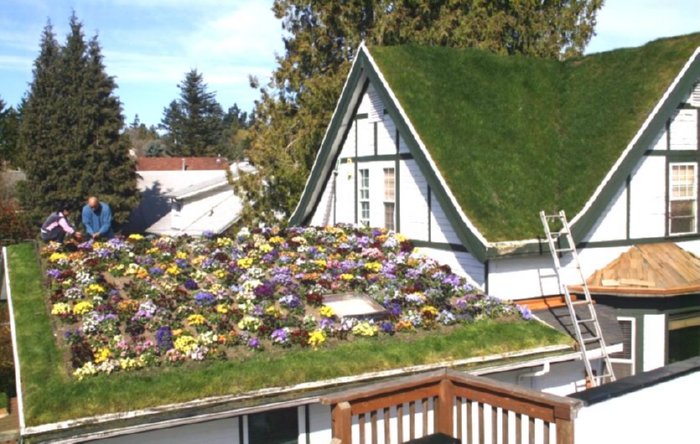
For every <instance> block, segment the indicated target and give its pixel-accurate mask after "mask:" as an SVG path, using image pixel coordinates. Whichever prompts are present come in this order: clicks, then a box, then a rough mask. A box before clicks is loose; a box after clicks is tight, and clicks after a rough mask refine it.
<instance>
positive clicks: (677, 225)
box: [669, 218, 695, 234]
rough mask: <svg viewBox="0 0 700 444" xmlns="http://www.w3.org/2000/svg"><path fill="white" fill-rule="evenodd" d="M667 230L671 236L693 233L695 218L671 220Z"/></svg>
mask: <svg viewBox="0 0 700 444" xmlns="http://www.w3.org/2000/svg"><path fill="white" fill-rule="evenodd" d="M669 229H670V231H671V233H672V234H679V233H694V232H695V218H683V219H671V226H670V227H669Z"/></svg>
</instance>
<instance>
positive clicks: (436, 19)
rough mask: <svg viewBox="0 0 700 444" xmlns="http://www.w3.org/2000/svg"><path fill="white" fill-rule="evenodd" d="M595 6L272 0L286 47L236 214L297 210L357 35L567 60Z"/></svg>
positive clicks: (572, 0)
mask: <svg viewBox="0 0 700 444" xmlns="http://www.w3.org/2000/svg"><path fill="white" fill-rule="evenodd" d="M601 6H602V0H554V1H546V2H543V1H523V0H519V1H498V2H496V1H485V0H465V1H453V0H410V1H409V0H402V1H394V0H359V1H344V2H329V1H325V0H275V2H274V5H273V8H272V9H273V11H274V13H275V15H276V16H277V18H279V19H281V20H282V28H283V30H284V31H285V34H286V36H285V38H284V46H285V53H284V54H283V55H282V56H279V57H278V66H277V69H276V70H275V71H274V73H273V76H272V81H271V82H270V84H269V85H268V86H267V87H265V88H262V89H261V97H260V99H259V100H258V102H257V105H256V110H255V114H256V116H257V117H258V119H257V120H256V124H255V125H254V127H253V128H252V133H253V134H254V137H253V140H252V142H251V148H250V149H249V150H248V156H249V157H250V159H251V161H252V162H253V163H254V164H255V166H256V167H257V168H258V172H257V174H255V175H249V176H247V177H244V178H243V180H241V181H239V192H241V193H244V196H245V198H246V199H245V200H246V202H247V203H246V206H245V209H244V214H243V219H244V220H245V221H247V222H249V223H250V222H255V221H263V222H275V221H276V220H277V218H278V216H279V215H280V214H282V215H285V216H288V215H289V214H290V212H291V211H292V210H293V209H294V207H295V205H296V204H297V202H298V199H299V196H300V194H301V192H302V190H303V188H304V184H305V182H306V178H307V177H308V174H309V170H310V168H311V166H312V164H313V161H314V158H315V155H316V151H317V149H318V147H319V145H320V142H321V139H322V137H323V134H324V131H325V129H326V127H327V125H328V122H329V120H330V117H331V114H332V112H333V109H334V107H335V104H336V101H337V100H338V96H339V95H340V91H341V88H342V86H343V82H344V80H345V77H346V75H347V73H348V70H349V67H350V61H351V60H352V58H353V57H354V56H355V51H356V49H357V47H358V45H359V44H360V42H361V41H363V40H365V41H366V42H367V43H368V44H370V45H372V44H376V45H398V44H407V43H416V44H422V45H434V46H438V45H439V46H451V47H475V48H480V49H484V50H488V51H492V52H496V53H501V54H526V55H529V56H535V57H546V58H566V57H570V56H575V55H578V54H581V53H582V52H583V49H584V48H585V46H586V44H587V43H588V41H589V40H590V38H591V37H592V35H593V28H594V26H595V17H596V12H597V11H598V10H599V9H600V7H601Z"/></svg>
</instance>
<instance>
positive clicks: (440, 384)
mask: <svg viewBox="0 0 700 444" xmlns="http://www.w3.org/2000/svg"><path fill="white" fill-rule="evenodd" d="M322 402H323V403H324V404H327V405H330V406H331V417H332V431H333V438H334V439H335V440H336V442H340V443H342V444H355V443H360V444H367V443H372V444H382V443H383V444H390V443H402V442H405V441H409V440H412V439H415V438H420V437H422V436H426V435H430V434H433V433H444V434H446V435H450V436H452V437H455V438H457V439H459V440H460V442H462V443H479V444H483V443H486V442H490V443H494V444H496V443H502V444H506V443H517V444H520V443H525V442H527V443H528V444H532V443H535V442H537V443H549V442H552V441H554V442H556V443H557V444H571V443H573V442H574V418H575V415H576V411H577V410H578V409H579V407H580V405H581V402H580V401H578V400H575V399H571V398H564V397H561V396H554V395H549V394H546V393H541V392H538V391H535V390H529V389H524V388H522V387H518V386H515V385H512V384H507V383H502V382H498V381H495V380H491V379H487V378H483V377H477V376H469V375H466V374H463V373H460V372H456V371H453V370H439V371H436V372H431V373H425V374H421V375H416V376H410V377H406V378H401V379H398V380H394V381H391V382H382V383H377V384H374V385H370V386H365V387H362V388H358V389H352V390H348V391H345V392H342V393H338V394H334V395H330V396H327V397H325V398H323V399H322Z"/></svg>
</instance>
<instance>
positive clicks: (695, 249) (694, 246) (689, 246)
mask: <svg viewBox="0 0 700 444" xmlns="http://www.w3.org/2000/svg"><path fill="white" fill-rule="evenodd" d="M677 244H678V246H679V247H681V248H682V249H684V250H686V251H690V252H691V253H693V254H694V255H696V256H700V240H695V241H686V242H678V243H677Z"/></svg>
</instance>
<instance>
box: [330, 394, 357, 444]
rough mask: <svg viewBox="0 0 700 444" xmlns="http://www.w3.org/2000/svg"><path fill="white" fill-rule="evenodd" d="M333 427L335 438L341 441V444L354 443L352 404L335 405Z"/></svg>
mask: <svg viewBox="0 0 700 444" xmlns="http://www.w3.org/2000/svg"><path fill="white" fill-rule="evenodd" d="M331 427H332V429H333V438H335V439H339V440H340V442H341V444H350V443H351V442H352V437H351V432H352V411H351V408H350V403H349V402H346V401H343V402H339V403H337V404H335V405H334V406H333V409H332V410H331Z"/></svg>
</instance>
